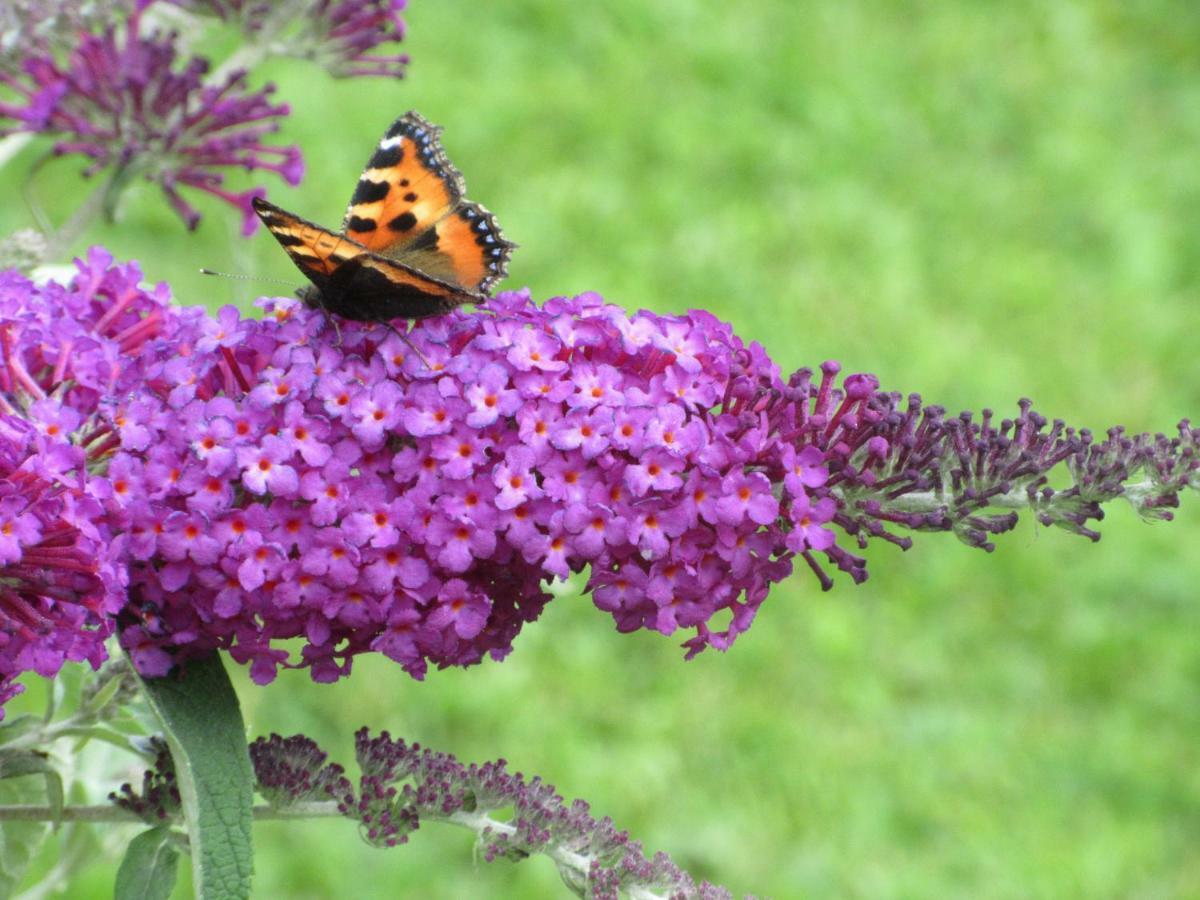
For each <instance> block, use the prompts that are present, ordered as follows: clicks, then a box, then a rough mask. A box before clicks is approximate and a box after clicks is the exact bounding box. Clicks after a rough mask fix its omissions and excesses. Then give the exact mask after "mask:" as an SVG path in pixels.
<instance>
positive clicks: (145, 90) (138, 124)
mask: <svg viewBox="0 0 1200 900" xmlns="http://www.w3.org/2000/svg"><path fill="white" fill-rule="evenodd" d="M143 5H144V4H143ZM207 71H208V63H207V61H205V60H204V59H201V58H199V57H192V58H190V59H187V60H181V59H180V58H179V54H178V50H177V46H176V36H175V35H173V34H165V33H162V32H159V31H155V30H152V29H148V28H145V27H143V14H142V11H141V9H139V10H137V11H135V12H133V13H131V14H130V15H129V17H128V19H127V20H126V21H125V22H124V24H123V25H121V26H114V25H109V26H108V27H107V28H106V29H105V30H104V31H103V32H101V33H98V34H95V33H87V32H80V33H78V44H77V45H76V46H74V47H73V49H72V50H71V51H70V53H69V54H68V55H67V57H66V58H65V60H64V59H62V58H61V54H56V53H54V52H53V51H52V50H49V49H45V48H40V49H39V48H38V47H37V46H34V47H32V48H28V49H26V50H25V54H24V58H23V62H22V65H21V71H20V72H16V73H13V72H4V71H0V84H4V85H7V86H8V87H9V88H10V89H11V90H12V92H13V94H15V98H14V99H13V100H11V101H9V102H0V134H13V133H16V132H32V133H36V134H46V135H50V136H53V137H54V138H55V144H54V152H55V153H56V154H59V155H65V154H79V155H82V156H85V157H87V158H88V159H90V160H91V161H92V162H91V165H90V166H89V167H88V168H87V169H86V170H85V174H87V175H92V174H95V173H97V172H99V171H101V170H104V169H110V170H111V171H112V172H113V173H114V176H115V175H116V174H119V175H120V177H122V178H124V179H128V178H130V177H142V178H145V179H147V180H149V181H152V182H154V183H156V184H158V185H159V186H160V187H161V188H162V190H163V192H164V194H165V195H166V197H167V200H168V202H169V203H170V204H171V206H172V208H173V209H174V210H175V211H176V212H177V213H178V214H179V215H180V216H181V217H182V218H183V220H184V221H185V222H186V223H187V225H188V227H189V228H192V227H195V225H196V223H197V222H198V221H199V219H200V214H199V213H198V212H197V211H196V209H195V208H194V207H193V206H192V205H191V204H190V203H189V202H188V201H187V200H186V199H185V198H184V196H183V194H182V193H181V190H182V189H188V188H190V189H195V190H199V191H203V192H205V193H208V194H211V195H213V196H216V197H218V198H220V199H221V200H224V201H226V202H228V203H231V204H233V205H234V206H235V207H237V208H238V209H239V210H240V211H241V213H242V216H243V223H244V228H243V230H244V231H246V232H247V233H249V232H250V231H252V230H253V229H254V228H255V227H257V223H258V218H257V216H256V215H255V214H254V211H253V209H252V207H251V200H252V199H253V198H254V197H256V196H262V195H263V194H264V191H263V190H262V189H261V188H254V189H252V190H247V191H242V192H235V191H231V190H229V189H227V188H225V187H224V181H225V175H224V171H225V170H229V169H243V170H248V171H273V172H276V173H277V174H279V175H280V176H282V177H283V178H284V180H286V181H287V182H288V183H289V184H297V183H299V180H300V177H301V175H302V174H303V171H304V165H303V161H302V159H301V157H300V151H299V149H298V148H296V147H277V146H272V145H270V144H267V143H265V138H266V137H267V136H268V135H269V134H271V133H272V132H274V131H276V130H278V127H279V125H278V120H279V119H281V118H282V117H283V116H285V115H287V113H288V107H287V105H286V104H276V103H272V102H271V100H270V94H271V92H272V90H273V88H272V87H271V86H269V85H268V86H267V87H266V88H264V89H262V90H260V91H250V90H248V89H247V85H246V75H245V73H244V72H236V71H235V72H232V73H230V74H229V75H227V76H226V77H224V78H223V79H220V80H218V81H217V82H216V83H211V84H210V83H207V82H206V81H205V75H206V73H207Z"/></svg>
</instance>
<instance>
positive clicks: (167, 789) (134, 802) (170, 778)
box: [108, 737, 181, 825]
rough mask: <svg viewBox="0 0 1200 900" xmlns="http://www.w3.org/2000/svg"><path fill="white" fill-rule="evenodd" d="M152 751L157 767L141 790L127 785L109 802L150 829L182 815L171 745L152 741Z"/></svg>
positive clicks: (145, 774) (148, 773)
mask: <svg viewBox="0 0 1200 900" xmlns="http://www.w3.org/2000/svg"><path fill="white" fill-rule="evenodd" d="M150 750H151V751H152V752H153V753H154V766H153V768H150V769H147V770H146V771H145V772H143V773H142V787H141V790H135V789H134V787H133V785H131V784H129V782H126V783H125V784H123V785H121V787H120V790H118V791H115V792H113V793H110V794H109V795H108V799H109V801H110V802H112V803H115V804H116V805H117V806H119V807H121V809H125V810H128V811H129V812H131V813H133V814H134V815H135V816H138V817H139V818H140V819H142V820H143V821H144V822H146V823H148V824H150V825H161V824H162V823H163V822H166V821H167V820H169V819H173V818H175V817H177V816H178V815H179V811H180V807H181V801H180V797H179V784H178V782H177V781H176V779H175V762H174V760H173V759H172V758H171V751H170V749H169V748H168V747H167V742H166V741H165V740H163V739H162V738H160V737H152V738H150Z"/></svg>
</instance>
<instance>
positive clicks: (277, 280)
mask: <svg viewBox="0 0 1200 900" xmlns="http://www.w3.org/2000/svg"><path fill="white" fill-rule="evenodd" d="M200 274H201V275H219V276H220V277H221V278H236V279H237V280H238V281H270V282H273V283H275V284H286V285H288V286H291V285H292V284H293V282H291V281H288V280H286V279H284V278H271V277H270V276H267V275H244V274H242V273H240V272H217V271H215V270H213V269H201V270H200Z"/></svg>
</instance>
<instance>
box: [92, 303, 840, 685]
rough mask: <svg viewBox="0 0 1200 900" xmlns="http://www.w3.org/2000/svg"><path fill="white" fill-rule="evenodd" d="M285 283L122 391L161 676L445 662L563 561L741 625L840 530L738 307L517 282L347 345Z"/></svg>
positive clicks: (543, 595)
mask: <svg viewBox="0 0 1200 900" xmlns="http://www.w3.org/2000/svg"><path fill="white" fill-rule="evenodd" d="M266 306H267V317H266V319H265V320H263V321H254V320H246V319H243V318H241V317H240V316H239V315H238V313H237V312H236V310H234V309H233V308H226V309H225V310H223V311H222V312H221V314H220V316H219V317H218V318H217V319H215V320H210V321H208V322H206V323H204V324H203V326H202V327H201V329H200V331H199V332H198V333H197V334H196V335H194V336H193V337H190V338H188V339H187V340H186V341H184V343H186V344H187V345H188V346H190V347H192V348H193V350H192V352H191V353H190V354H189V355H188V357H187V358H186V362H185V364H183V365H179V366H176V367H175V368H174V369H173V370H171V371H168V370H167V367H166V365H165V364H164V367H163V372H162V374H161V375H156V374H155V373H150V379H149V385H151V386H152V390H149V391H145V392H143V393H142V395H141V396H140V397H139V398H138V400H137V401H136V403H134V404H131V405H129V406H128V407H127V408H126V409H125V411H124V415H125V417H126V420H127V422H128V423H129V425H128V428H129V429H130V432H129V433H130V434H132V435H133V436H134V437H133V438H132V439H130V440H127V441H125V443H124V445H123V447H122V449H121V451H120V452H118V453H117V454H116V455H115V456H114V457H113V460H112V463H111V465H110V466H109V475H110V477H111V478H113V479H119V480H120V481H122V482H123V483H127V484H129V485H131V486H132V487H131V488H130V490H128V491H127V492H125V493H124V494H123V496H126V497H128V498H129V503H128V505H127V506H126V510H125V511H126V514H127V515H128V516H129V518H130V528H131V531H130V545H129V546H130V555H131V556H132V558H133V559H134V560H136V561H137V562H136V564H135V565H134V566H133V568H132V571H131V578H132V581H131V599H132V601H133V602H132V604H131V606H130V607H129V610H127V614H128V615H129V616H130V617H131V618H130V621H129V622H128V625H127V627H126V629H125V632H124V634H125V639H126V641H127V644H128V645H129V646H130V647H131V648H132V649H133V652H134V654H135V659H136V660H138V661H139V665H140V666H141V667H142V668H143V670H144V671H149V672H151V673H154V672H161V671H165V669H166V668H168V667H169V666H170V665H171V664H172V663H173V661H174V660H175V659H176V658H177V655H178V653H179V652H180V651H186V652H188V653H193V652H202V651H207V650H209V649H212V648H214V647H222V648H228V649H229V650H230V652H231V653H232V654H233V656H234V657H235V658H236V659H241V660H244V661H250V662H251V663H252V671H253V673H254V676H255V678H257V679H258V680H260V681H268V680H270V679H271V678H272V677H273V675H274V672H275V668H276V666H277V665H279V664H283V663H286V664H288V665H295V664H297V663H299V664H303V665H306V666H309V667H311V669H312V674H313V677H314V678H316V679H318V680H321V681H327V680H332V679H334V678H336V677H338V676H340V675H342V674H345V673H346V672H347V671H348V670H349V662H350V660H351V658H352V657H353V656H354V655H355V654H357V653H361V652H365V651H375V652H381V653H384V654H386V655H388V656H389V657H391V658H392V659H394V660H396V661H397V662H399V663H400V664H401V665H402V666H403V667H404V669H405V670H406V671H408V672H409V673H410V674H411V675H413V676H414V677H422V676H423V675H424V674H425V671H426V668H427V666H428V664H429V663H433V664H434V665H437V666H447V665H469V664H473V663H476V662H479V661H480V660H481V659H482V658H483V657H484V656H485V655H487V654H490V655H492V656H494V657H497V658H499V657H503V656H504V655H506V654H507V653H508V652H509V650H510V648H511V645H512V640H513V638H514V637H515V636H516V635H517V633H518V632H519V631H520V630H521V628H522V626H523V625H524V624H525V623H526V622H529V621H531V620H533V619H535V618H536V617H537V616H538V615H539V614H540V612H541V610H542V608H543V606H544V605H545V603H546V602H547V601H548V600H549V599H550V594H548V593H547V592H546V590H545V588H544V582H546V581H547V580H551V579H556V578H566V577H568V576H569V575H571V574H573V573H579V572H582V571H583V570H584V569H586V568H589V567H590V570H591V579H590V582H589V590H590V591H591V593H592V594H593V596H594V599H595V602H596V604H597V606H599V607H600V608H601V609H603V610H605V611H607V612H609V613H610V614H611V615H612V616H613V617H614V618H615V620H616V622H617V625H618V627H619V628H620V629H621V630H623V631H631V630H634V629H637V628H652V629H655V630H657V631H660V632H662V633H664V634H674V633H675V632H676V631H677V630H678V629H689V630H692V631H693V632H694V638H693V641H692V643H691V645H690V646H691V648H692V650H693V652H696V651H698V650H699V649H702V648H703V647H704V646H707V645H713V646H718V647H722V648H723V647H726V646H728V645H729V643H730V642H731V641H732V640H733V639H734V637H735V636H736V635H737V634H738V633H740V632H741V631H744V630H745V628H746V627H748V626H749V623H750V621H751V619H752V618H753V615H754V612H755V610H757V608H758V606H759V605H760V604H761V603H762V601H763V599H765V597H766V595H767V591H768V588H769V587H770V585H771V584H772V583H774V582H776V581H779V580H780V579H782V578H784V577H786V576H787V575H788V573H789V572H790V571H791V563H790V557H791V556H792V555H794V554H796V553H809V552H812V551H822V550H824V551H828V550H830V548H832V546H833V532H832V531H830V530H828V529H827V528H825V527H824V523H825V522H827V521H828V520H829V519H830V518H831V517H832V516H833V514H834V512H835V506H834V503H833V501H832V500H830V499H828V498H827V497H822V496H819V495H818V494H816V493H815V491H816V489H818V488H819V487H820V486H821V485H822V484H823V482H824V480H825V477H826V476H825V470H824V468H823V464H822V459H823V458H822V456H821V454H820V452H819V451H816V450H811V449H810V450H807V451H806V450H801V451H799V452H795V451H794V448H791V449H789V447H785V446H784V445H783V444H782V443H781V442H780V440H779V435H778V433H777V432H776V431H775V429H774V428H773V426H772V423H771V421H770V419H769V416H768V415H767V413H766V411H765V406H764V403H763V400H764V397H763V396H762V395H761V393H760V391H759V386H758V381H759V380H760V379H766V380H767V381H772V380H774V381H778V375H777V373H776V371H775V369H774V368H773V366H772V365H771V363H770V362H769V360H768V359H767V358H766V356H765V354H764V353H763V352H762V350H761V348H758V347H753V348H746V347H745V346H743V345H742V343H741V342H740V341H739V340H738V339H737V338H735V337H734V336H733V334H732V331H731V330H730V328H729V326H728V325H725V324H723V323H721V322H718V321H717V320H716V319H714V318H713V317H712V316H709V315H707V314H704V313H691V314H689V315H687V316H659V315H654V314H652V313H646V312H643V313H639V314H637V315H635V316H629V315H627V314H626V313H624V312H623V311H621V310H620V309H618V308H617V307H615V306H612V305H609V304H605V303H604V302H602V301H601V299H600V298H599V297H597V296H596V295H581V296H579V297H575V298H555V299H552V300H550V301H548V302H547V303H545V304H544V305H543V306H541V307H539V306H536V305H535V304H534V303H533V302H532V301H531V300H530V298H529V297H528V295H527V294H524V293H511V294H503V295H500V296H499V297H497V298H495V299H494V300H493V301H492V302H491V303H490V304H489V306H488V311H487V312H486V313H484V314H466V313H456V314H452V315H448V316H444V317H441V318H439V319H437V320H432V321H429V322H427V323H425V324H423V325H422V326H420V327H418V328H416V329H415V330H414V331H412V332H411V333H410V334H409V335H408V336H407V338H404V339H402V338H401V337H400V336H399V335H397V334H396V333H394V332H393V331H391V330H390V329H388V328H387V327H385V326H370V325H361V324H356V323H344V324H343V325H342V326H341V329H340V336H341V343H340V344H338V343H337V342H336V341H335V340H334V330H333V329H332V328H331V327H329V324H328V323H327V321H326V319H325V317H324V315H323V314H321V313H319V312H315V311H312V310H308V309H306V308H304V307H302V306H301V305H300V304H299V303H298V302H297V301H291V300H284V299H274V300H270V301H267V304H266ZM414 350H415V351H416V352H414ZM721 612H726V613H728V614H729V615H730V617H731V619H732V621H731V622H729V623H726V625H725V627H724V628H722V629H720V630H717V629H715V628H714V627H712V626H711V625H710V623H711V622H712V620H713V619H714V617H715V616H716V615H717V614H718V613H721ZM293 638H303V639H304V641H305V646H304V647H303V651H302V653H301V657H300V660H299V661H296V660H289V659H288V657H287V655H286V652H285V650H283V649H282V648H281V647H280V646H279V645H280V644H281V643H282V642H283V641H285V640H291V639H293Z"/></svg>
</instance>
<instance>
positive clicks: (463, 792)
mask: <svg viewBox="0 0 1200 900" xmlns="http://www.w3.org/2000/svg"><path fill="white" fill-rule="evenodd" d="M354 743H355V756H356V758H357V761H358V765H359V769H360V772H361V775H360V778H359V783H358V786H357V790H356V789H355V788H354V787H353V786H351V785H350V783H349V782H348V781H346V780H345V778H344V777H342V770H341V768H340V767H337V766H330V765H327V764H326V763H325V754H324V753H322V752H321V751H320V750H319V748H317V746H316V744H314V743H313V742H312V741H311V740H309V739H308V738H305V737H303V736H297V737H292V738H287V739H284V738H280V737H279V736H278V735H272V736H271V738H269V739H263V738H260V739H259V740H257V741H255V742H254V744H252V745H251V758H252V759H253V760H254V767H255V772H256V774H257V776H258V779H259V781H260V783H263V782H266V783H270V784H271V785H272V790H273V791H278V790H279V789H280V786H281V785H285V786H291V788H292V790H293V793H292V794H291V796H290V797H287V798H285V799H284V802H283V804H282V805H289V804H294V803H296V802H300V801H301V800H304V799H311V798H315V796H317V794H319V793H321V792H317V793H316V794H314V792H313V791H312V790H311V789H310V786H311V785H313V784H317V783H322V784H323V785H325V787H324V788H323V792H325V793H329V794H331V795H332V796H333V797H334V799H335V800H336V801H337V804H338V809H339V811H340V812H341V813H342V814H343V815H345V816H347V817H349V818H352V819H356V820H357V821H358V822H359V824H360V827H361V830H362V834H363V837H364V839H365V840H366V841H367V842H368V843H370V844H372V845H373V846H377V847H393V846H396V845H397V844H404V843H407V841H408V836H409V834H411V833H412V832H413V831H415V830H416V829H417V828H418V827H419V825H420V823H421V821H422V820H427V821H448V822H453V823H455V824H458V825H463V826H466V827H469V828H472V829H473V830H475V831H476V832H477V834H478V835H479V838H478V840H479V846H480V850H481V851H482V853H483V856H484V858H485V859H486V860H487V861H488V862H492V861H494V860H496V859H508V860H511V861H514V862H516V861H519V860H521V859H525V858H527V857H529V856H532V855H534V854H544V855H546V856H549V857H550V858H551V859H552V860H553V861H554V862H555V864H556V865H557V866H558V867H559V871H560V872H561V873H562V875H563V878H564V879H565V880H566V881H567V883H568V884H570V885H573V886H575V887H576V888H577V889H578V892H579V893H580V895H581V896H587V897H594V898H598V900H601V898H604V900H607V898H612V900H615V898H617V897H618V895H619V893H620V892H629V891H630V890H632V889H640V890H642V891H647V892H651V893H652V894H654V895H659V896H664V897H680V898H683V897H699V898H712V900H716V898H725V897H729V896H730V894H729V893H728V892H727V891H725V890H724V889H722V888H718V887H715V886H713V885H710V884H708V883H707V882H706V883H703V884H697V883H696V882H695V881H694V880H693V879H692V877H691V876H690V875H688V874H687V873H686V872H684V871H683V870H681V869H680V868H679V867H678V866H676V865H675V864H674V863H673V862H671V860H670V858H669V857H668V856H667V855H666V854H664V853H658V854H655V856H654V857H652V858H648V857H646V855H645V853H644V851H643V849H642V845H641V844H640V843H639V842H637V841H634V840H632V839H631V838H630V837H629V834H628V833H627V832H624V831H618V830H617V829H616V827H615V826H614V825H613V823H612V821H611V820H610V819H608V818H603V819H599V820H597V819H595V818H593V817H592V816H591V814H590V811H589V807H588V804H587V803H585V802H583V801H581V800H576V801H574V802H573V803H570V804H568V803H566V802H565V801H564V800H563V798H562V797H561V796H559V795H558V793H557V792H556V791H555V789H554V787H553V786H551V785H548V784H546V783H545V782H543V781H542V780H541V779H540V778H536V777H535V778H532V779H526V778H525V777H524V776H523V775H521V774H520V773H510V772H509V771H508V766H507V763H506V762H505V761H504V760H498V761H496V762H490V763H484V764H483V765H476V764H471V765H463V764H462V763H460V762H459V761H458V760H457V759H455V758H454V757H453V756H452V755H450V754H447V753H435V752H433V751H432V750H427V749H424V748H422V747H421V746H420V745H419V744H408V743H406V742H405V741H403V740H393V739H392V738H391V736H390V735H389V734H388V733H387V732H386V731H385V732H383V733H381V734H379V735H378V736H376V737H371V736H370V735H369V733H368V732H367V730H366V729H365V728H364V729H362V730H360V731H359V732H358V733H356V734H355V738H354ZM305 766H307V769H308V771H307V774H306V775H304V774H300V773H299V772H298V769H300V768H304V767H305ZM330 772H333V773H334V774H333V775H329V774H327V773H330ZM339 780H340V781H339ZM335 784H340V786H338V787H334V785H335ZM500 810H511V815H510V816H508V817H507V818H505V819H493V818H491V817H490V816H491V814H492V813H495V812H497V811H500Z"/></svg>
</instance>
